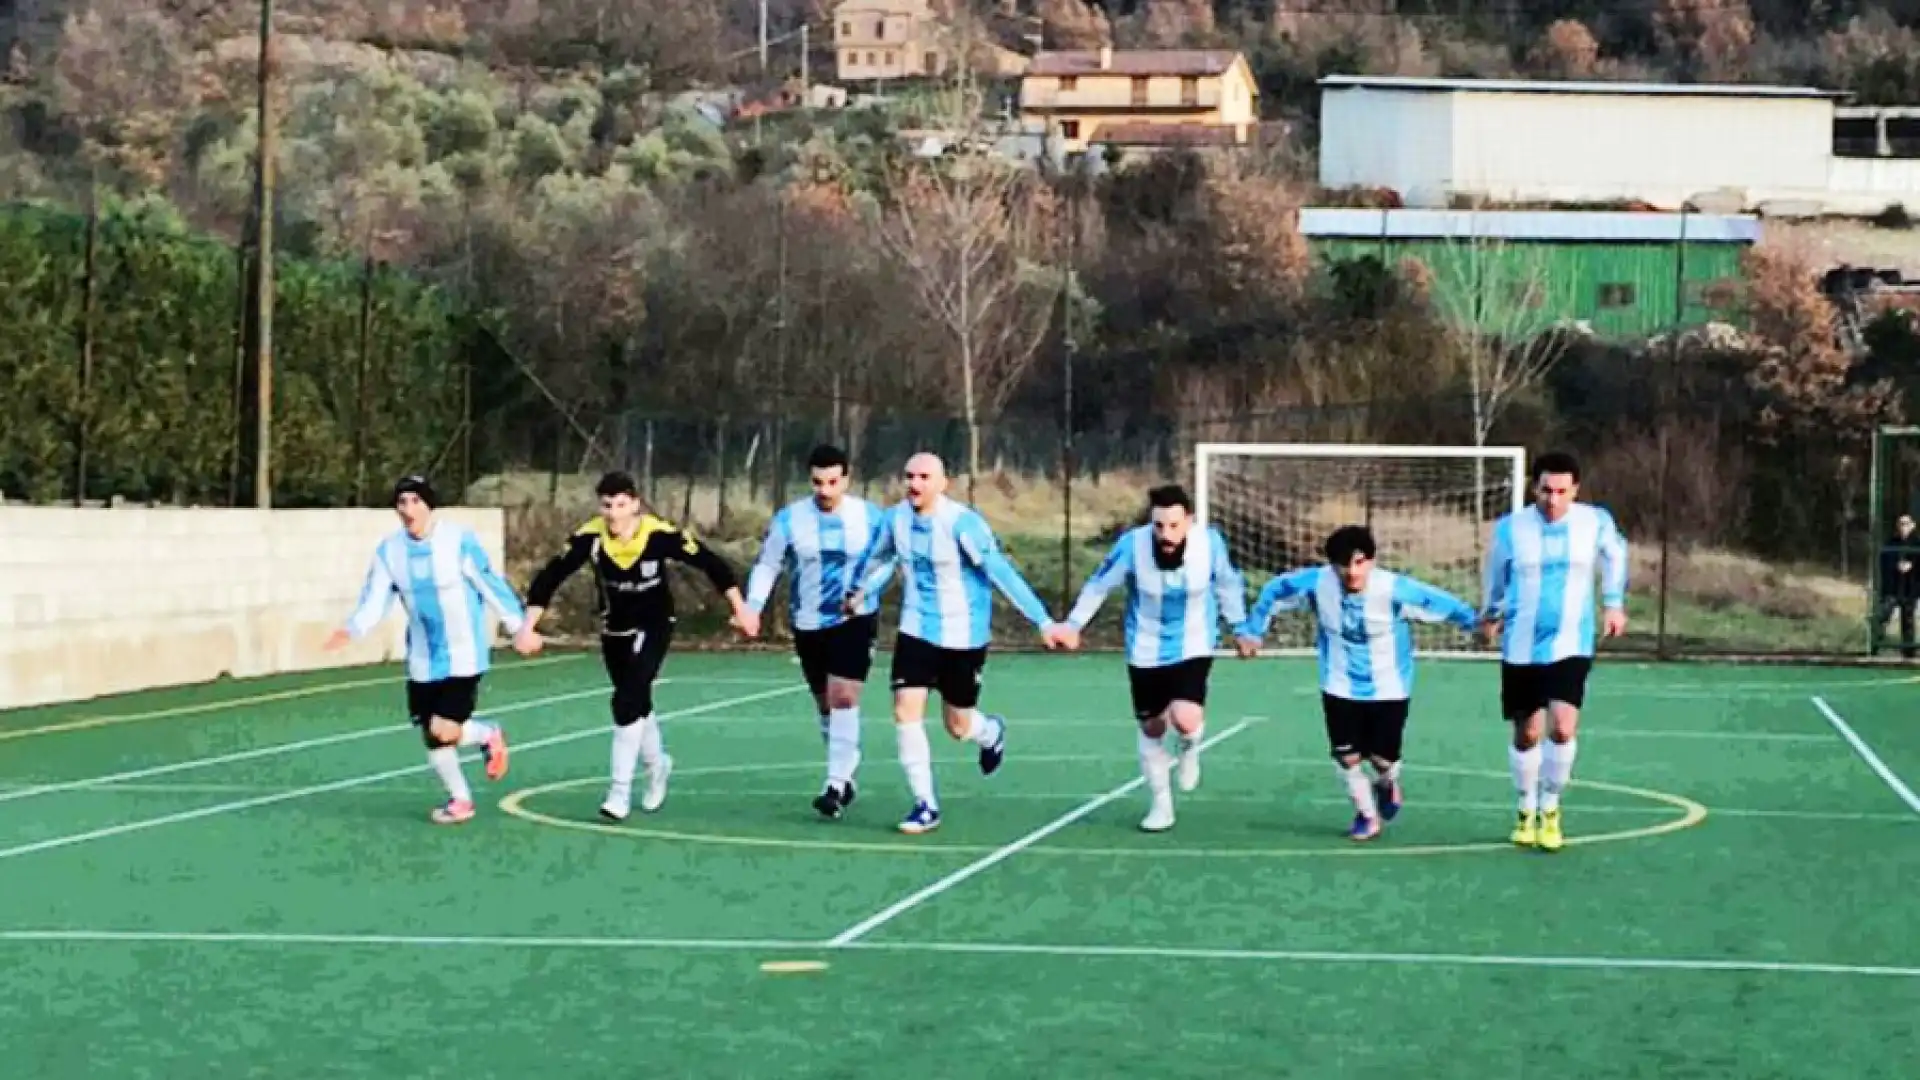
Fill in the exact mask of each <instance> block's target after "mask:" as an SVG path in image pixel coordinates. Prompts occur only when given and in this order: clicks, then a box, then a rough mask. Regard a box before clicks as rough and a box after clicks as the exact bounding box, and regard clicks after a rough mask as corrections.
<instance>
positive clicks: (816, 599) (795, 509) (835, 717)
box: [741, 446, 885, 818]
mask: <svg viewBox="0 0 1920 1080" xmlns="http://www.w3.org/2000/svg"><path fill="white" fill-rule="evenodd" d="M807 468H808V470H809V471H810V474H811V475H810V479H811V480H812V482H813V495H812V497H811V498H805V499H799V500H796V501H794V502H791V503H788V504H787V505H786V506H783V507H781V508H780V511H779V513H776V514H774V515H773V521H772V523H770V524H769V525H768V526H767V537H766V541H765V542H764V543H762V544H761V546H760V558H759V559H758V560H757V561H755V562H754V564H753V569H752V570H751V571H750V572H749V573H748V574H747V609H746V614H745V616H744V620H743V622H742V623H741V630H742V631H743V632H744V633H745V634H746V635H747V636H748V637H750V638H752V637H759V636H760V618H761V614H762V613H763V612H764V611H765V610H766V606H767V599H768V597H770V596H771V595H772V594H773V583H774V582H775V581H778V580H779V578H780V574H781V571H783V570H784V571H786V572H787V574H788V579H787V584H788V603H787V617H788V621H789V622H790V623H791V624H792V626H793V651H794V652H795V653H797V654H798V655H799V657H800V671H801V674H802V675H803V676H804V677H805V678H806V680H807V689H809V690H811V691H812V692H813V700H814V705H815V706H816V707H817V708H818V710H819V716H820V734H821V736H822V737H823V738H824V739H825V741H826V744H827V782H826V786H825V787H824V788H822V789H821V791H820V794H819V795H817V796H815V797H814V800H813V808H814V809H815V810H817V811H819V812H820V814H821V815H822V816H824V817H828V818H837V817H839V816H840V815H841V813H842V812H843V811H844V810H845V809H846V808H847V807H849V806H852V805H853V800H854V797H855V795H856V794H857V792H856V788H855V784H854V779H853V776H854V773H855V771H857V770H858V769H859V767H860V694H861V692H862V691H863V690H864V689H865V687H866V681H867V675H868V673H869V671H871V669H872V667H873V642H874V636H875V633H876V631H877V624H878V621H879V620H878V617H877V615H876V614H875V612H876V611H877V609H878V608H879V606H880V602H879V589H878V588H876V589H873V590H869V591H868V593H867V594H866V596H865V597H864V598H863V599H862V602H861V603H860V605H859V607H858V610H856V611H854V612H852V613H849V612H847V610H846V600H847V593H848V592H849V591H850V590H849V588H848V586H849V585H850V584H851V579H850V578H849V577H848V576H847V571H848V570H850V569H852V568H853V564H854V563H855V562H856V561H858V560H859V559H860V557H861V556H863V555H865V554H866V553H867V551H868V549H870V548H872V547H873V544H874V541H875V540H876V539H877V538H878V537H879V535H880V521H881V514H880V508H879V507H877V506H875V505H873V504H872V503H870V502H868V501H866V500H865V499H862V498H859V497H858V496H854V495H849V494H847V483H848V471H849V466H848V463H847V455H846V452H845V451H843V450H841V449H840V448H838V447H834V446H820V447H816V448H815V449H814V451H813V453H812V454H811V455H810V456H809V457H808V458H807ZM884 587H885V583H884V582H882V583H881V585H880V588H884Z"/></svg>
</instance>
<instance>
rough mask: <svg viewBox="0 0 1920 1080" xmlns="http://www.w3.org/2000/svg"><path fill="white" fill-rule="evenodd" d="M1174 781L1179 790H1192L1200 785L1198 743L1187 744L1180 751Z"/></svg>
mask: <svg viewBox="0 0 1920 1080" xmlns="http://www.w3.org/2000/svg"><path fill="white" fill-rule="evenodd" d="M1174 782H1175V783H1177V784H1179V785H1180V790H1181V791H1192V790H1193V789H1194V788H1197V787H1199V786H1200V744H1199V743H1198V742H1195V743H1192V744H1190V745H1188V746H1187V747H1186V748H1185V749H1183V750H1181V751H1180V767H1179V769H1178V770H1176V771H1175V773H1174Z"/></svg>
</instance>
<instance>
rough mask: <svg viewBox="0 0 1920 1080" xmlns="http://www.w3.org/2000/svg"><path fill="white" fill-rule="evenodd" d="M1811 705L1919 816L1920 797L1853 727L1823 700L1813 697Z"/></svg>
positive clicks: (1816, 696)
mask: <svg viewBox="0 0 1920 1080" xmlns="http://www.w3.org/2000/svg"><path fill="white" fill-rule="evenodd" d="M1813 705H1814V708H1816V709H1819V710H1820V712H1821V713H1822V714H1823V715H1825V716H1826V718H1827V723H1829V724H1832V725H1833V730H1835V731H1837V732H1839V733H1840V737H1841V738H1843V739H1845V740H1847V742H1848V743H1851V744H1852V746H1853V750H1854V753H1856V754H1859V755H1860V759H1861V760H1862V761H1865V762H1866V763H1867V767H1868V768H1870V769H1872V770H1873V771H1874V772H1875V773H1877V774H1878V775H1879V777H1880V779H1881V780H1883V781H1885V782H1886V785H1887V787H1889V788H1891V789H1893V793H1894V794H1895V795H1898V796H1900V799H1901V801H1902V802H1905V803H1906V804H1907V806H1908V807H1909V808H1911V809H1912V810H1913V812H1914V813H1916V814H1920V795H1915V794H1914V793H1913V789H1912V788H1910V787H1908V786H1907V785H1906V783H1905V782H1904V781H1902V780H1901V779H1900V777H1899V776H1897V775H1895V773H1894V771H1893V770H1892V769H1890V768H1888V767H1887V763H1886V762H1884V761H1882V760H1880V755H1879V754H1876V753H1874V752H1873V747H1871V746H1868V745H1867V740H1865V739H1863V738H1861V737H1860V734H1859V733H1858V732H1856V731H1854V730H1853V725H1851V724H1849V723H1847V722H1846V720H1845V719H1843V718H1842V717H1841V715H1840V714H1839V713H1837V712H1835V711H1834V709H1833V706H1831V705H1829V704H1827V701H1826V699H1825V698H1823V697H1820V696H1819V695H1815V696H1814V698H1813Z"/></svg>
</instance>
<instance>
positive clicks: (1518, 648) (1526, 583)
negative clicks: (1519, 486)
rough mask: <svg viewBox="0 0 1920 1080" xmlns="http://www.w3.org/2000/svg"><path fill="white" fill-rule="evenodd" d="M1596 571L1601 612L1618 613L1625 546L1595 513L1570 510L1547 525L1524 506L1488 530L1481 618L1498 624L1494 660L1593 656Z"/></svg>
mask: <svg viewBox="0 0 1920 1080" xmlns="http://www.w3.org/2000/svg"><path fill="white" fill-rule="evenodd" d="M1596 570H1597V571H1599V574H1600V602H1601V604H1602V605H1604V606H1606V607H1609V608H1616V607H1624V606H1625V605H1626V602H1627V538H1626V537H1625V536H1622V535H1621V534H1620V528H1619V526H1617V525H1615V524H1614V521H1613V515H1612V514H1609V513H1607V512H1606V511H1605V510H1602V509H1601V508H1600V507H1597V506H1594V505H1592V504H1590V503H1581V502H1577V503H1574V504H1573V505H1572V506H1570V507H1568V508H1567V513H1566V515H1565V516H1563V517H1562V518H1561V519H1560V520H1559V521H1552V522H1550V521H1548V520H1547V518H1546V515H1545V514H1542V513H1541V512H1540V508H1539V507H1538V506H1529V507H1527V508H1526V509H1524V510H1520V511H1516V512H1515V513H1511V514H1508V515H1506V516H1505V517H1503V518H1501V519H1500V520H1499V521H1497V522H1495V523H1494V526H1493V544H1492V547H1491V548H1490V550H1488V552H1487V566H1486V604H1485V606H1484V608H1483V610H1484V611H1486V612H1487V613H1488V614H1490V615H1494V616H1497V617H1498V618H1499V619H1500V620H1501V622H1500V658H1501V659H1502V660H1505V661H1506V662H1507V663H1509V664H1551V663H1554V662H1555V661H1559V660H1565V659H1567V658H1568V657H1571V656H1592V655H1593V644H1594V642H1593V639H1594V618H1593V578H1594V572H1595V571H1596Z"/></svg>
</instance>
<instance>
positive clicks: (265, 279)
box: [253, 0, 274, 510]
mask: <svg viewBox="0 0 1920 1080" xmlns="http://www.w3.org/2000/svg"><path fill="white" fill-rule="evenodd" d="M272 89H273V0H260V103H259V113H260V115H259V128H260V138H259V146H258V150H257V152H258V154H259V158H260V160H259V163H258V165H257V166H256V168H257V169H258V170H259V173H260V177H259V182H260V186H259V190H258V192H257V201H256V205H255V215H254V229H255V230H256V232H255V237H256V240H257V243H256V244H255V252H254V258H255V260H256V262H255V264H254V293H253V298H254V311H255V313H256V326H255V333H254V355H253V363H254V370H255V372H256V378H257V381H258V389H259V401H258V415H257V417H256V420H257V426H256V430H255V435H254V438H255V440H256V441H257V443H258V445H257V446H256V447H255V449H254V459H253V469H254V472H253V499H254V505H255V506H257V507H259V508H260V509H262V510H270V509H272V508H273V153H274V145H273V143H274V140H273V108H272V101H271V100H270V99H271V97H272Z"/></svg>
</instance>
